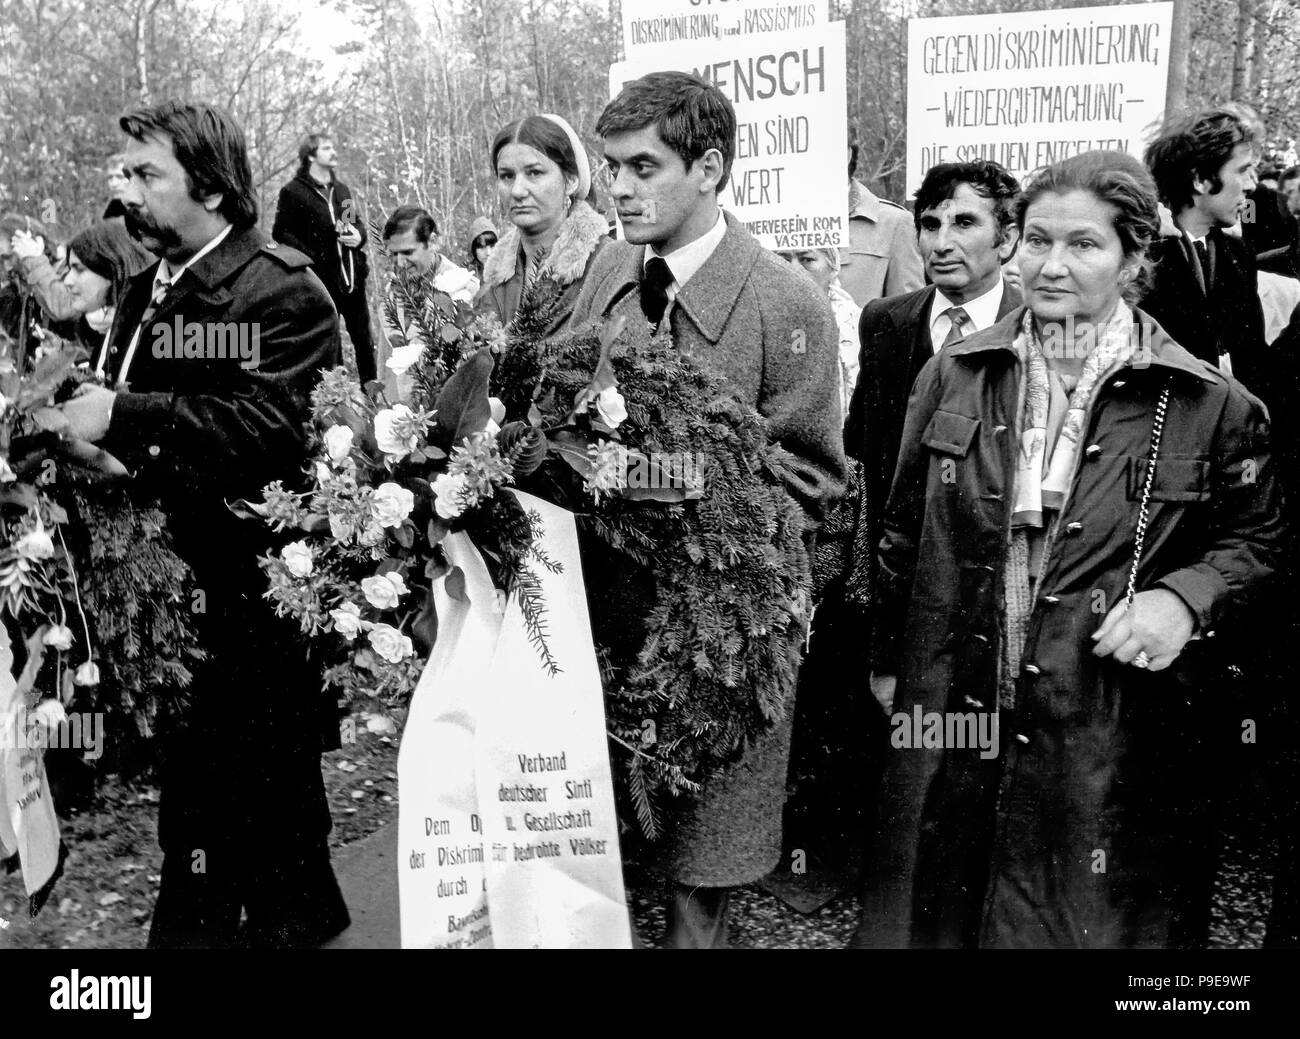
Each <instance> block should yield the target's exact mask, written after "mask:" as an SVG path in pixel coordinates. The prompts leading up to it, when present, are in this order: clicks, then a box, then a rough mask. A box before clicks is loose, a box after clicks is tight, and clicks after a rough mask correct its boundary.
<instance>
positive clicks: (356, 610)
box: [330, 602, 361, 642]
mask: <svg viewBox="0 0 1300 1039" xmlns="http://www.w3.org/2000/svg"><path fill="white" fill-rule="evenodd" d="M330 618H331V619H332V620H333V621H334V630H335V631H337V632H338V633H339V634H340V635H342V636H343V637H344V638H345V639H347V640H348V641H349V642H351V641H352V640H353V639H354V638H356V637H357V635H358V634H359V633H360V632H361V607H360V606H358V605H357V604H356V603H354V602H345V603H344V604H343V605H342V606H340V607H339V608H338V609H337V610H330Z"/></svg>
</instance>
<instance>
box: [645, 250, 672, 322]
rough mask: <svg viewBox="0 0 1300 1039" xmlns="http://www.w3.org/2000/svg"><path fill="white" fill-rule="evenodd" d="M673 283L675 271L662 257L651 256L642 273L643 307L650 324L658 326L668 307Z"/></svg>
mask: <svg viewBox="0 0 1300 1039" xmlns="http://www.w3.org/2000/svg"><path fill="white" fill-rule="evenodd" d="M672 283H673V272H672V271H671V270H669V269H668V264H667V262H665V261H664V259H663V258H662V257H659V256H651V257H650V259H648V260H647V261H646V265H645V271H644V273H643V274H642V275H641V309H642V310H643V311H645V316H646V318H647V319H648V320H649V321H650V324H652V325H655V326H658V324H659V322H660V321H662V320H663V316H664V311H665V310H667V309H668V286H670V285H671V284H672Z"/></svg>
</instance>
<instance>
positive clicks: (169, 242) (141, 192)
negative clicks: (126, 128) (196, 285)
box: [122, 134, 221, 260]
mask: <svg viewBox="0 0 1300 1039" xmlns="http://www.w3.org/2000/svg"><path fill="white" fill-rule="evenodd" d="M123 166H124V167H125V169H126V175H127V182H126V187H125V188H124V189H123V192H122V205H123V206H125V207H126V226H127V229H128V230H129V231H130V232H131V233H132V234H133V235H135V236H136V237H137V238H138V239H139V240H140V242H141V243H142V244H143V245H144V247H145V248H146V249H148V250H149V251H150V252H152V253H156V254H158V255H159V256H164V257H166V258H167V259H169V260H170V259H173V258H177V259H186V258H188V257H187V253H188V252H189V251H192V250H193V249H196V248H198V247H200V246H202V245H203V242H204V238H205V236H206V232H207V231H208V230H209V229H210V227H211V213H212V212H213V211H215V210H216V208H217V206H219V205H220V204H221V196H220V195H213V196H211V197H210V198H209V199H208V200H207V201H206V202H200V201H198V200H196V199H194V198H192V197H191V195H190V179H189V177H188V176H186V174H185V169H184V168H183V167H182V166H181V164H180V162H179V160H178V159H177V158H176V153H175V151H174V150H173V148H172V141H171V137H170V136H168V135H167V134H147V135H146V136H145V138H144V140H142V141H137V140H135V139H134V138H128V139H127V143H126V150H125V153H124V155H123Z"/></svg>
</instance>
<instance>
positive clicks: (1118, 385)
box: [1111, 379, 1128, 390]
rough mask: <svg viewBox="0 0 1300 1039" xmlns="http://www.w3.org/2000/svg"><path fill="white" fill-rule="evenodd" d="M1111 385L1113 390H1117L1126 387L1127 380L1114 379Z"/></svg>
mask: <svg viewBox="0 0 1300 1039" xmlns="http://www.w3.org/2000/svg"><path fill="white" fill-rule="evenodd" d="M1111 385H1112V386H1114V387H1115V389H1117V390H1118V389H1120V388H1121V387H1123V386H1127V385H1128V380H1127V379H1116V380H1115V381H1114V382H1112V383H1111Z"/></svg>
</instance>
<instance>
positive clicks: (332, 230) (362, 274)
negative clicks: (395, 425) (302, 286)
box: [271, 133, 378, 386]
mask: <svg viewBox="0 0 1300 1039" xmlns="http://www.w3.org/2000/svg"><path fill="white" fill-rule="evenodd" d="M298 162H299V167H298V174H297V176H295V177H294V178H293V180H291V181H289V183H288V184H286V185H285V186H284V187H282V188H281V189H280V201H279V202H278V203H277V205H276V207H275V223H274V224H273V225H272V227H271V237H272V238H274V239H275V240H276V241H277V242H280V243H282V244H283V245H288V246H291V247H292V248H294V249H297V250H298V251H299V252H301V253H306V254H307V256H309V257H310V258H311V262H312V267H313V268H314V269H315V271H316V274H317V276H318V277H319V278H320V280H321V281H322V282H323V283H324V285H325V288H326V290H327V291H328V292H329V294H330V299H332V300H333V301H334V307H335V309H337V310H338V312H339V317H341V318H342V319H343V323H344V324H345V325H347V329H348V336H349V338H351V340H352V348H353V349H354V350H355V351H356V355H357V375H358V376H359V377H360V379H361V384H362V385H363V386H364V385H365V384H366V383H368V382H370V381H371V380H373V379H374V378H375V373H376V370H377V369H376V365H377V363H378V362H377V359H376V357H375V343H374V339H373V337H372V335H371V329H370V308H369V307H368V306H367V304H366V272H367V271H368V269H369V267H368V265H367V262H366V239H367V235H366V226H365V222H364V221H363V220H362V219H361V215H360V213H359V212H358V211H357V207H356V203H355V202H354V201H353V199H352V192H351V191H350V190H349V189H348V186H347V185H346V184H344V183H343V182H342V181H341V180H339V179H338V177H337V176H335V173H334V171H335V169H336V168H337V167H338V164H339V160H338V156H337V155H336V154H335V151H334V142H333V141H331V140H330V138H329V137H328V136H327V135H325V134H318V133H313V134H308V135H307V136H306V137H304V138H303V139H302V142H301V143H300V144H299V145H298Z"/></svg>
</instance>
